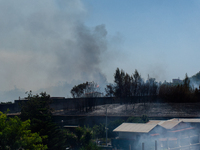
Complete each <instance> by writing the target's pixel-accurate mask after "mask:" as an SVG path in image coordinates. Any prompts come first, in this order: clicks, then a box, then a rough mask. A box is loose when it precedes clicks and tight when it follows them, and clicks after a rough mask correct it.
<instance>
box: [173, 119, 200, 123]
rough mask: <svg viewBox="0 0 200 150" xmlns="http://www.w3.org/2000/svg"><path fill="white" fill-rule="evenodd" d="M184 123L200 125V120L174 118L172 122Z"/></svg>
mask: <svg viewBox="0 0 200 150" xmlns="http://www.w3.org/2000/svg"><path fill="white" fill-rule="evenodd" d="M178 120H179V121H183V122H190V123H200V119H195V118H193V119H190V118H181V119H180V118H173V119H171V121H178Z"/></svg>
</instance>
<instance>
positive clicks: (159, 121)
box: [147, 120, 166, 124]
mask: <svg viewBox="0 0 200 150" xmlns="http://www.w3.org/2000/svg"><path fill="white" fill-rule="evenodd" d="M165 121H166V120H149V122H147V124H160V123H163V122H165Z"/></svg>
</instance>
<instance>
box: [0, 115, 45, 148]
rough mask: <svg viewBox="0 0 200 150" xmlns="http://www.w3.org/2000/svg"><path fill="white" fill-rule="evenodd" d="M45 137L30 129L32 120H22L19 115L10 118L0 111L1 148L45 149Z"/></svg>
mask: <svg viewBox="0 0 200 150" xmlns="http://www.w3.org/2000/svg"><path fill="white" fill-rule="evenodd" d="M42 140H43V138H42V137H41V136H40V135H39V134H38V133H37V132H32V131H31V130H30V120H26V121H21V120H20V118H18V117H17V116H15V117H13V118H11V117H10V118H8V117H7V115H6V114H3V113H2V112H0V149H1V150H9V149H30V150H45V149H47V146H46V145H44V144H43V141H42Z"/></svg>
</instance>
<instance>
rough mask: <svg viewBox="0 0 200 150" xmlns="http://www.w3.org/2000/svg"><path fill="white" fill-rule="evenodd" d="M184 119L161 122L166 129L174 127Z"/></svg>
mask: <svg viewBox="0 0 200 150" xmlns="http://www.w3.org/2000/svg"><path fill="white" fill-rule="evenodd" d="M181 122H182V121H164V122H161V123H159V125H160V126H162V127H164V128H165V129H172V128H173V127H175V126H176V125H178V124H179V123H181Z"/></svg>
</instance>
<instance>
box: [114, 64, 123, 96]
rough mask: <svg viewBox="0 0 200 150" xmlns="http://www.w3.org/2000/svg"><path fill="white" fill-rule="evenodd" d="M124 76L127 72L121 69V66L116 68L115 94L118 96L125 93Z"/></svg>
mask: <svg viewBox="0 0 200 150" xmlns="http://www.w3.org/2000/svg"><path fill="white" fill-rule="evenodd" d="M124 76H125V73H124V71H123V70H121V71H120V70H119V68H117V69H116V72H115V74H114V82H115V96H116V97H123V96H124V94H123V92H124Z"/></svg>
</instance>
